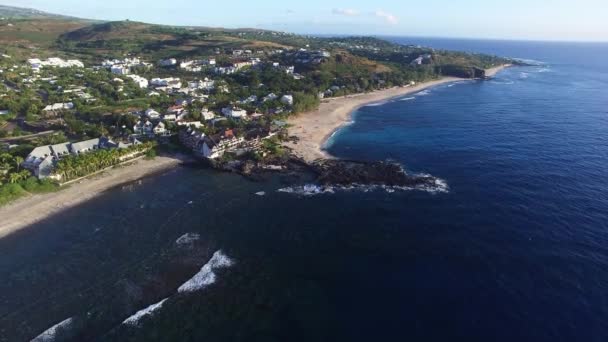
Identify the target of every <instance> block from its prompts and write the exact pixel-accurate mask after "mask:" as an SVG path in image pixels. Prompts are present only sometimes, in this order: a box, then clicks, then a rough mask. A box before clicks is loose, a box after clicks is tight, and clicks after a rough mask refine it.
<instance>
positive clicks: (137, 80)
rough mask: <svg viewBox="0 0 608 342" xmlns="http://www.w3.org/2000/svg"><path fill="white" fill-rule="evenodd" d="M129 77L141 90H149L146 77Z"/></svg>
mask: <svg viewBox="0 0 608 342" xmlns="http://www.w3.org/2000/svg"><path fill="white" fill-rule="evenodd" d="M127 77H129V78H130V79H132V80H133V82H135V83H136V84H137V85H138V86H139V87H140V88H142V89H145V88H148V84H149V82H148V80H147V79H145V78H144V77H141V76H138V75H128V76H127Z"/></svg>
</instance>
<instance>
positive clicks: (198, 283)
mask: <svg viewBox="0 0 608 342" xmlns="http://www.w3.org/2000/svg"><path fill="white" fill-rule="evenodd" d="M232 265H234V261H233V260H232V259H230V258H229V257H228V256H227V255H225V254H224V253H222V251H221V250H219V251H217V252H215V253H213V257H211V259H210V260H209V262H207V263H206V264H205V265H204V266H203V267H202V268H201V270H200V271H199V272H198V273H197V274H195V275H194V276H193V277H192V278H190V280H188V281H187V282H185V283H184V284H182V286H180V287H179V288H178V289H177V292H180V293H185V292H186V293H187V292H194V291H199V290H202V289H204V288H206V287H207V286H209V285H211V284H213V283H215V280H216V278H217V276H216V274H215V272H214V271H216V270H218V269H222V268H228V267H230V266H232Z"/></svg>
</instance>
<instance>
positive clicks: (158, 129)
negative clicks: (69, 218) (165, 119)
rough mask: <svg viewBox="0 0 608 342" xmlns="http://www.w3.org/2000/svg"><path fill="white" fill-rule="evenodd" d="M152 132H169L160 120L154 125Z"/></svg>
mask: <svg viewBox="0 0 608 342" xmlns="http://www.w3.org/2000/svg"><path fill="white" fill-rule="evenodd" d="M153 131H154V134H155V135H167V134H168V133H169V131H168V130H167V128H166V127H165V124H164V123H162V122H159V123H158V124H157V125H156V127H154V130H153Z"/></svg>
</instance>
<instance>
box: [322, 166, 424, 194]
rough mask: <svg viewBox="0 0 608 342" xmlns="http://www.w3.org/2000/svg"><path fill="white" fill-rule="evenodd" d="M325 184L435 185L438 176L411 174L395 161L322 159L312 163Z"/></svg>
mask: <svg viewBox="0 0 608 342" xmlns="http://www.w3.org/2000/svg"><path fill="white" fill-rule="evenodd" d="M312 168H313V170H314V171H315V172H317V173H318V179H317V180H318V182H319V183H320V184H323V185H351V184H365V185H387V186H407V187H417V186H423V185H433V184H435V182H436V178H434V177H431V176H419V175H409V174H408V173H407V172H406V171H405V170H404V169H403V166H401V165H400V164H398V163H394V162H357V161H346V160H334V159H330V160H322V161H318V162H316V163H315V164H313V165H312Z"/></svg>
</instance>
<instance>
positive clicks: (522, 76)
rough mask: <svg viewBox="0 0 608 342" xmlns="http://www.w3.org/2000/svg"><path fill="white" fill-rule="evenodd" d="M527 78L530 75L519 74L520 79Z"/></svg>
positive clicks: (525, 73)
mask: <svg viewBox="0 0 608 342" xmlns="http://www.w3.org/2000/svg"><path fill="white" fill-rule="evenodd" d="M528 76H530V74H528V73H527V72H520V73H519V78H521V79H526V78H528Z"/></svg>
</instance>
